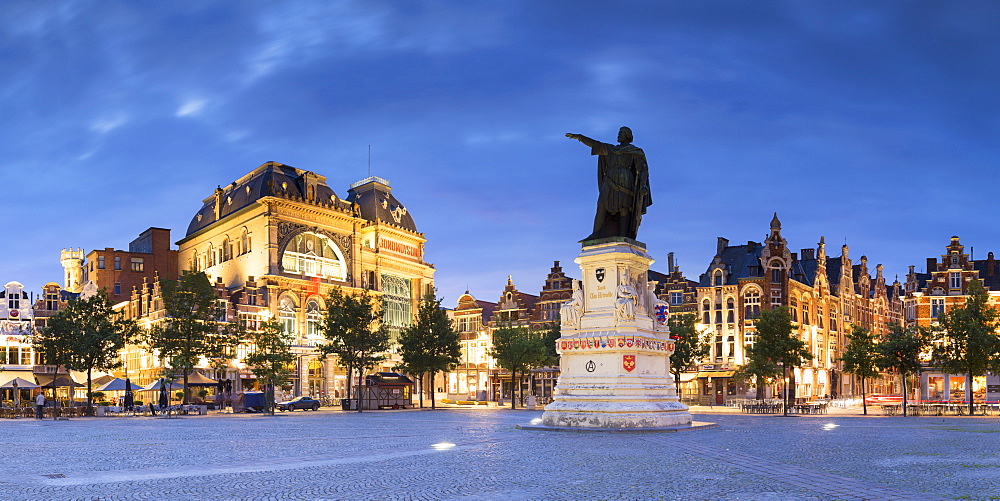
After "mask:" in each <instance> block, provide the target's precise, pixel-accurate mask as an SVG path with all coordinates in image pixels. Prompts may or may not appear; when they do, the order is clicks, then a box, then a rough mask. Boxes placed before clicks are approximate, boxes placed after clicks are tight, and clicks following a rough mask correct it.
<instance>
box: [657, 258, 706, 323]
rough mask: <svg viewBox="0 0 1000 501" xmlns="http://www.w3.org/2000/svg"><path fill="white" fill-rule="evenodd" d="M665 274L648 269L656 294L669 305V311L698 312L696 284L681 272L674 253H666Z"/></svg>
mask: <svg viewBox="0 0 1000 501" xmlns="http://www.w3.org/2000/svg"><path fill="white" fill-rule="evenodd" d="M667 269H668V272H667V273H666V274H664V273H660V272H657V271H653V270H649V280H652V281H655V282H656V295H657V297H659V298H660V299H662V300H663V301H665V302H666V303H667V304H669V305H670V313H671V314H673V313H698V285H699V283H698V282H696V281H694V280H688V279H687V278H685V277H684V274H683V273H681V267H680V266H678V265H676V264H675V263H674V253H673V252H671V253H669V254H667Z"/></svg>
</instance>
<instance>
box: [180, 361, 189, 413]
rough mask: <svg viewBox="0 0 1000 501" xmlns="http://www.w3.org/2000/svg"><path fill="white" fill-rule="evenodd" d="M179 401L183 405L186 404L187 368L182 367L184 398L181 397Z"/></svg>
mask: <svg viewBox="0 0 1000 501" xmlns="http://www.w3.org/2000/svg"><path fill="white" fill-rule="evenodd" d="M181 403H182V404H184V405H187V404H188V368H187V367H185V368H184V398H183V399H181Z"/></svg>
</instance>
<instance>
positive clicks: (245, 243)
mask: <svg viewBox="0 0 1000 501" xmlns="http://www.w3.org/2000/svg"><path fill="white" fill-rule="evenodd" d="M247 252H250V232H249V231H247V229H246V228H243V234H241V235H240V254H246V253H247Z"/></svg>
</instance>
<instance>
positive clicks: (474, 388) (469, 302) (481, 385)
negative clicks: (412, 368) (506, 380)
mask: <svg viewBox="0 0 1000 501" xmlns="http://www.w3.org/2000/svg"><path fill="white" fill-rule="evenodd" d="M496 308H497V304H496V303H491V302H489V301H482V300H479V299H476V298H475V297H473V296H472V294H470V293H469V291H465V294H462V295H461V296H459V298H458V305H457V306H456V307H455V309H454V310H450V311H449V312H448V313H449V316H450V317H451V318H452V321H453V322H454V325H455V329H456V330H457V331H458V336H459V342H460V343H461V346H462V354H461V359H460V362H459V364H458V365H457V366H456V367H455V368H454V369H452V370H451V372H449V373H447V374H445V375H444V376H443V377H444V378H445V382H444V385H445V386H444V388H445V392H446V393H447V398H450V399H453V400H466V399H470V398H471V399H472V400H492V398H490V396H491V394H492V393H491V391H490V382H491V381H492V380H493V379H494V378H495V376H496V374H497V366H496V360H494V359H493V357H491V356H489V350H490V349H491V348H492V347H493V331H492V329H490V327H489V325H488V324H489V320H490V318H491V317H492V316H493V312H494V310H496Z"/></svg>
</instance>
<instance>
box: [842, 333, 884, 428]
mask: <svg viewBox="0 0 1000 501" xmlns="http://www.w3.org/2000/svg"><path fill="white" fill-rule="evenodd" d="M847 340H848V341H847V348H845V349H844V354H843V356H842V357H840V360H841V361H842V362H844V372H848V373H850V374H854V375H855V376H857V377H858V378H860V379H861V408H862V414H865V415H868V402H867V401H866V394H865V380H866V379H872V378H876V377H878V375H879V372H878V364H877V362H878V359H879V353H878V342H876V340H875V335H874V334H872V332H871V331H869V330H868V329H865V328H864V327H861V326H858V325H855V326H854V327H853V328H852V329H851V332H850V333H848V334H847Z"/></svg>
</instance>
